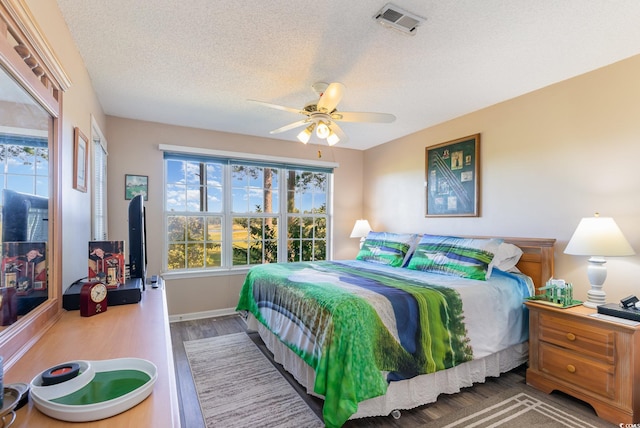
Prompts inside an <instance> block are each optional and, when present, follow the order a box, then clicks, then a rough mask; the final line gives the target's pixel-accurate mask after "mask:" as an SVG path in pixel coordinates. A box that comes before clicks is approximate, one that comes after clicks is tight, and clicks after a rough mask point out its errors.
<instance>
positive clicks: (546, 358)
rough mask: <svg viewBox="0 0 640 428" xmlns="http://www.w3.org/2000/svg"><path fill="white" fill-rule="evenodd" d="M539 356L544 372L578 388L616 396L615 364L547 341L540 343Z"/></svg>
mask: <svg viewBox="0 0 640 428" xmlns="http://www.w3.org/2000/svg"><path fill="white" fill-rule="evenodd" d="M538 358H539V363H540V370H541V371H542V372H544V373H547V374H549V375H551V376H553V377H555V378H557V379H561V380H564V381H566V382H570V383H572V384H574V385H576V386H577V387H578V388H581V389H587V390H589V391H591V392H594V393H596V394H599V395H602V396H604V397H607V398H609V399H614V398H615V392H616V385H615V366H613V365H610V364H606V363H603V362H600V361H596V360H592V359H590V358H584V357H582V356H581V355H580V354H576V353H575V352H572V351H570V350H567V349H563V348H560V347H557V346H554V345H549V344H546V343H541V344H540V347H539V348H538Z"/></svg>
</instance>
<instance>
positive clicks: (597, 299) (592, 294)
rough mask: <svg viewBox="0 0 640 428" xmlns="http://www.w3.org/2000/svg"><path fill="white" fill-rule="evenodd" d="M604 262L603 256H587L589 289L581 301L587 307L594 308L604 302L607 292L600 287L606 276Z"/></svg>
mask: <svg viewBox="0 0 640 428" xmlns="http://www.w3.org/2000/svg"><path fill="white" fill-rule="evenodd" d="M605 263H606V260H605V259H604V257H596V256H594V257H590V258H589V267H587V276H588V277H589V283H591V289H590V290H589V291H587V300H586V301H585V302H583V303H582V304H583V305H584V306H586V307H588V308H595V307H597V306H599V305H604V304H605V300H606V297H607V293H605V292H604V290H603V289H602V286H603V284H604V280H605V279H606V278H607V267H606V266H605Z"/></svg>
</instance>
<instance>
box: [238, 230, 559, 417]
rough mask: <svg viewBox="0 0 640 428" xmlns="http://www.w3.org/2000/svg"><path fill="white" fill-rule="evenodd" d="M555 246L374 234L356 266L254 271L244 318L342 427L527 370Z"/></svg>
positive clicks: (241, 305) (243, 299)
mask: <svg viewBox="0 0 640 428" xmlns="http://www.w3.org/2000/svg"><path fill="white" fill-rule="evenodd" d="M554 242H555V240H553V239H532V238H500V237H474V238H470V237H451V236H438V235H421V236H418V235H415V234H389V233H383V232H371V233H370V234H369V236H367V239H366V241H365V243H364V245H363V247H362V249H361V250H360V252H359V253H358V257H357V258H356V259H355V260H339V261H320V262H299V263H282V264H268V265H260V266H256V267H254V268H252V269H251V270H250V271H249V273H248V274H247V277H246V279H245V283H244V286H243V289H242V291H241V293H240V299H239V302H238V305H237V310H238V311H241V312H243V313H245V314H246V320H247V324H248V328H249V329H251V330H256V331H258V332H259V334H260V336H261V338H262V340H263V341H264V343H265V344H266V346H267V347H268V348H269V350H270V351H271V352H272V353H273V354H274V359H275V361H277V362H278V363H280V364H282V365H283V367H284V368H285V369H286V370H287V371H289V372H290V373H292V375H293V376H294V377H295V378H296V380H297V381H298V382H299V383H300V384H302V385H303V386H304V387H305V388H306V390H307V392H308V393H309V394H312V395H316V396H319V397H321V398H323V399H324V406H323V417H324V421H325V424H326V426H328V427H338V426H342V425H343V424H344V423H345V422H346V420H348V419H350V418H361V417H369V416H382V415H388V414H390V413H395V414H397V412H398V410H402V409H410V408H414V407H417V406H420V405H422V404H426V403H430V402H433V401H435V400H436V399H437V397H438V395H440V394H442V393H447V394H451V393H455V392H458V391H460V388H462V387H467V386H471V385H472V384H473V383H475V382H482V381H484V379H485V378H487V377H490V376H499V375H500V373H504V372H506V371H509V370H511V369H513V368H515V367H517V366H519V365H521V364H523V363H524V362H526V360H527V356H528V344H527V339H528V316H527V312H526V308H525V307H524V305H523V304H522V301H523V299H524V298H525V297H527V296H529V295H532V294H536V293H537V291H536V290H537V289H538V288H540V287H542V286H543V285H544V282H545V281H546V280H547V279H549V278H551V277H552V276H553V245H554ZM505 251H506V253H505ZM417 320H419V321H417Z"/></svg>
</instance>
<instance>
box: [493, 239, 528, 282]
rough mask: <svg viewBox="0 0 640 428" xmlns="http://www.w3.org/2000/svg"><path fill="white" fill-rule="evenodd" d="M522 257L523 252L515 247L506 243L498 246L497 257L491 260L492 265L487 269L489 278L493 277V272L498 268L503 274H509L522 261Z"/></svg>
mask: <svg viewBox="0 0 640 428" xmlns="http://www.w3.org/2000/svg"><path fill="white" fill-rule="evenodd" d="M521 256H522V250H521V249H520V248H519V247H517V246H515V245H513V244H508V243H506V242H503V243H501V244H500V245H499V246H498V250H497V251H496V255H495V256H494V257H493V260H491V264H489V268H488V269H487V271H488V272H487V277H488V276H489V275H491V270H492V269H493V268H494V267H496V268H498V269H500V270H501V271H503V272H508V271H509V270H511V269H513V268H514V267H515V266H516V264H518V261H520V257H521Z"/></svg>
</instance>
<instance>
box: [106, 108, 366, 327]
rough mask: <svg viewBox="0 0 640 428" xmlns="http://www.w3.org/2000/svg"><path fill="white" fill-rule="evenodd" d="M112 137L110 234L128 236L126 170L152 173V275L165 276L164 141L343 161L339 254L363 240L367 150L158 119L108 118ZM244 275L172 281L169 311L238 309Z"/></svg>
mask: <svg viewBox="0 0 640 428" xmlns="http://www.w3.org/2000/svg"><path fill="white" fill-rule="evenodd" d="M106 132H107V139H108V141H109V160H108V172H107V173H108V182H109V194H108V199H109V238H110V239H118V240H120V239H123V240H128V236H127V235H128V229H127V222H126V221H127V219H126V213H127V204H128V201H126V200H125V199H124V176H125V174H136V175H147V176H149V200H148V201H147V202H146V208H147V237H148V249H149V257H148V259H149V266H148V268H149V273H150V274H160V273H161V268H162V253H163V215H162V210H163V195H164V187H163V179H164V178H163V173H164V172H163V162H162V152H161V151H160V150H159V149H158V145H159V144H171V145H182V146H190V147H198V148H206V149H215V150H226V151H235V152H243V153H255V154H264V155H269V156H282V157H288V158H298V159H318V150H320V151H321V152H322V158H321V160H323V161H329V162H337V163H338V164H339V165H340V166H339V167H338V168H337V169H336V170H335V174H334V187H335V188H334V200H333V202H334V204H333V214H334V215H333V244H334V248H333V251H334V253H333V257H334V258H336V259H345V258H353V257H355V255H356V253H357V250H358V241H357V240H355V239H351V238H349V234H350V233H351V228H353V224H354V222H355V220H357V219H358V218H360V216H361V214H362V212H361V209H362V158H363V152H361V151H357V150H350V149H341V148H330V147H327V146H319V145H306V146H305V145H303V144H300V143H292V142H287V141H281V140H273V139H268V138H257V137H250V136H245V135H238V134H227V133H222V132H215V131H206V130H201V129H193V128H184V127H179V126H172V125H165V124H159V123H153V122H143V121H138V120H131V119H123V118H118V117H112V116H109V117H108V124H107V131H106ZM243 280H244V275H243V274H234V275H218V276H206V277H194V278H188V279H184V278H183V279H169V280H167V281H166V286H167V292H168V302H169V303H168V304H169V313H170V314H171V315H176V314H189V313H197V312H208V311H215V310H222V309H227V308H235V305H236V303H237V299H238V295H239V293H240V287H241V285H242V281H243Z"/></svg>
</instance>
